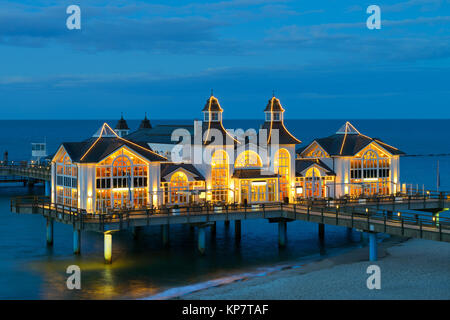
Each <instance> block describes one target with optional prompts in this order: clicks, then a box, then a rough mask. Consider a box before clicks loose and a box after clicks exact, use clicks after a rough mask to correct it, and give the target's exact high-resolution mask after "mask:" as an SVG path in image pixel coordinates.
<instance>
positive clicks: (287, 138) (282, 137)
mask: <svg viewBox="0 0 450 320" xmlns="http://www.w3.org/2000/svg"><path fill="white" fill-rule="evenodd" d="M271 128H272V130H271ZM262 129H266V130H267V140H268V143H269V144H270V143H272V135H273V133H274V131H273V130H274V129H278V134H279V139H278V143H279V144H299V143H302V142H301V141H300V140H298V139H297V138H296V137H294V136H293V135H292V134H291V133H290V132H289V131H288V130H287V129H286V127H285V126H284V124H283V122H282V121H272V122H271V121H266V122H264V124H263V125H262ZM274 140H275V139H274ZM258 141H259V139H258Z"/></svg>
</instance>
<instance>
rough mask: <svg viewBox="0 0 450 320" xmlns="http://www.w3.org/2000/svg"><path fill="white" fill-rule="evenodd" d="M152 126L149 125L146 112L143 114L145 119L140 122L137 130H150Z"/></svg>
mask: <svg viewBox="0 0 450 320" xmlns="http://www.w3.org/2000/svg"><path fill="white" fill-rule="evenodd" d="M151 128H152V124H151V123H150V120H148V119H147V112H146V113H145V118H144V120H142V122H141V124H140V125H139V129H151Z"/></svg>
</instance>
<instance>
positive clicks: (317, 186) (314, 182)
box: [305, 167, 325, 198]
mask: <svg viewBox="0 0 450 320" xmlns="http://www.w3.org/2000/svg"><path fill="white" fill-rule="evenodd" d="M305 185H306V190H305V191H306V197H308V198H310V197H314V198H320V197H325V184H323V185H322V177H321V175H320V171H319V169H317V168H315V167H312V168H309V169H308V171H306V174H305Z"/></svg>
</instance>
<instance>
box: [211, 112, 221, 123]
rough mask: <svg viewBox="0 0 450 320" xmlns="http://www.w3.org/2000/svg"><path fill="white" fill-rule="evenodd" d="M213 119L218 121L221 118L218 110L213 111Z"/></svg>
mask: <svg viewBox="0 0 450 320" xmlns="http://www.w3.org/2000/svg"><path fill="white" fill-rule="evenodd" d="M211 120H212V121H217V120H219V114H218V113H217V112H212V113H211Z"/></svg>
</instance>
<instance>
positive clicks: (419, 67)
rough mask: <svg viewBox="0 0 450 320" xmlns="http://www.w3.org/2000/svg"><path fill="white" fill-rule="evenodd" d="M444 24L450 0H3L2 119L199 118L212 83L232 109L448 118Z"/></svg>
mask: <svg viewBox="0 0 450 320" xmlns="http://www.w3.org/2000/svg"><path fill="white" fill-rule="evenodd" d="M71 4H76V5H79V6H80V7H81V19H82V22H81V26H82V29H81V30H68V29H67V28H66V19H67V17H68V15H67V14H66V8H67V6H69V5H71ZM371 4H376V5H379V6H380V8H381V18H382V22H381V23H382V28H381V30H368V29H367V27H366V20H367V17H368V16H369V15H368V14H367V13H366V8H367V7H368V6H369V5H371ZM449 27H450V0H409V1H408V0H406V1H402V0H400V1H378V0H375V1H370V2H369V1H367V2H366V1H359V0H358V1H357V0H349V1H295V0H292V1H291V0H229V1H217V2H212V1H194V2H189V1H180V0H176V1H175V0H164V1H132V0H127V1H98V0H89V1H75V0H70V1H46V0H28V1H14V2H12V1H1V0H0V58H1V59H0V118H1V119H111V118H115V117H119V116H120V112H124V115H125V117H126V118H129V119H140V118H142V117H143V114H144V112H147V113H148V115H149V117H150V118H158V119H161V118H162V119H167V118H179V119H180V118H190V119H191V118H199V117H200V116H201V109H202V107H203V106H204V104H205V101H206V99H207V98H208V96H209V94H210V91H211V89H214V94H215V95H216V96H217V97H218V98H219V101H220V102H221V105H222V107H223V108H224V110H225V113H224V117H225V118H228V119H232V118H253V119H254V118H263V109H264V107H265V105H266V104H267V100H268V99H269V98H270V97H271V95H272V91H273V90H275V94H276V96H277V97H278V98H280V100H281V102H282V104H283V106H284V107H285V109H286V117H289V118H299V119H307V118H315V119H317V118H328V119H329V118H339V119H344V118H352V119H353V118H449V117H450V108H449V107H450V87H449V76H450V72H449V71H450V28H449Z"/></svg>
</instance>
